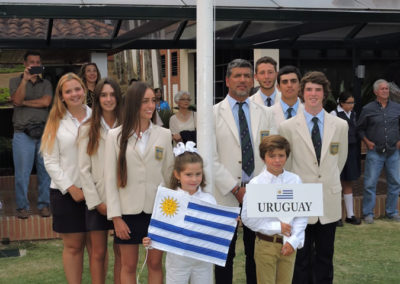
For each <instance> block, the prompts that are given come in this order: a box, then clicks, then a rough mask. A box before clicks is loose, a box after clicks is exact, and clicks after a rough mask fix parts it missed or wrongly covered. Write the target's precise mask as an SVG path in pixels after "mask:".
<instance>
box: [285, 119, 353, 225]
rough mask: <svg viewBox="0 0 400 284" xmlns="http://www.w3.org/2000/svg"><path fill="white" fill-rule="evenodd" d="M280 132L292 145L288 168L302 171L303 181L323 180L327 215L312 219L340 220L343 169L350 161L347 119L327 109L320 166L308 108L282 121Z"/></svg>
mask: <svg viewBox="0 0 400 284" xmlns="http://www.w3.org/2000/svg"><path fill="white" fill-rule="evenodd" d="M279 134H281V135H282V136H284V137H285V138H286V139H288V140H289V143H290V145H291V154H290V156H289V159H288V161H287V163H286V167H285V168H286V169H287V170H289V171H292V172H294V173H295V174H298V175H299V176H300V177H301V179H302V181H303V183H322V186H323V200H324V201H323V202H324V215H323V216H320V217H310V218H309V219H308V223H310V224H315V223H316V222H317V221H318V219H319V221H320V222H321V224H327V223H332V222H336V221H337V220H339V219H340V218H341V215H342V209H341V204H342V203H341V200H342V194H341V193H342V186H341V184H340V172H341V171H342V169H343V167H344V164H345V163H346V159H347V148H348V144H347V143H348V142H347V140H348V137H347V135H348V125H347V122H346V121H345V120H343V119H340V118H337V117H334V116H333V115H330V114H329V113H327V112H325V114H324V133H323V137H322V149H321V160H320V165H319V166H318V162H317V158H316V156H315V150H314V146H313V143H312V140H311V134H310V131H309V129H308V127H307V123H306V119H305V116H304V112H299V113H298V114H297V115H296V116H295V117H293V118H292V119H289V120H286V121H284V122H282V124H281V125H280V127H279Z"/></svg>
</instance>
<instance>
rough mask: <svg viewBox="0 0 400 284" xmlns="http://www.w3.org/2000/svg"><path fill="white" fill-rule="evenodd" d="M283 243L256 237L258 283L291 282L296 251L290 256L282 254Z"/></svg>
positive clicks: (255, 251) (255, 253)
mask: <svg viewBox="0 0 400 284" xmlns="http://www.w3.org/2000/svg"><path fill="white" fill-rule="evenodd" d="M281 249H282V244H280V243H273V242H268V241H263V240H260V239H259V238H258V237H256V241H255V247H254V260H255V262H256V272H257V283H258V284H291V283H292V278H293V270H294V262H295V259H296V251H295V252H294V253H292V254H291V255H289V256H283V255H282V254H281Z"/></svg>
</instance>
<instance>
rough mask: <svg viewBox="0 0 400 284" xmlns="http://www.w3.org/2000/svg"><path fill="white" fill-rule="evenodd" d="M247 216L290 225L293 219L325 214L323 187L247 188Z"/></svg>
mask: <svg viewBox="0 0 400 284" xmlns="http://www.w3.org/2000/svg"><path fill="white" fill-rule="evenodd" d="M246 195H247V215H248V217H251V218H263V217H277V218H279V219H280V220H281V221H283V222H289V221H290V220H292V219H293V218H294V217H300V216H302V217H310V216H322V215H323V214H324V208H323V199H322V198H323V196H322V184H320V183H303V184H247V185H246Z"/></svg>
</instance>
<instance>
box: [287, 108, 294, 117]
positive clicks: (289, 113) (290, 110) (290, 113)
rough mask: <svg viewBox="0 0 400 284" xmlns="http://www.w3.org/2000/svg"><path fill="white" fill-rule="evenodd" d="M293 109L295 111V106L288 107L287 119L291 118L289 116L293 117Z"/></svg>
mask: <svg viewBox="0 0 400 284" xmlns="http://www.w3.org/2000/svg"><path fill="white" fill-rule="evenodd" d="M292 111H293V108H292V107H290V108H288V109H287V117H286V119H289V118H291V117H292Z"/></svg>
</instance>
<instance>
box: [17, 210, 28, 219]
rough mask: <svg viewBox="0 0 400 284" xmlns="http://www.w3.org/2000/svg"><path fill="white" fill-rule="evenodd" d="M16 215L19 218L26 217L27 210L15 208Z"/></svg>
mask: <svg viewBox="0 0 400 284" xmlns="http://www.w3.org/2000/svg"><path fill="white" fill-rule="evenodd" d="M17 217H18V218H19V219H28V217H29V212H28V210H26V209H17Z"/></svg>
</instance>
